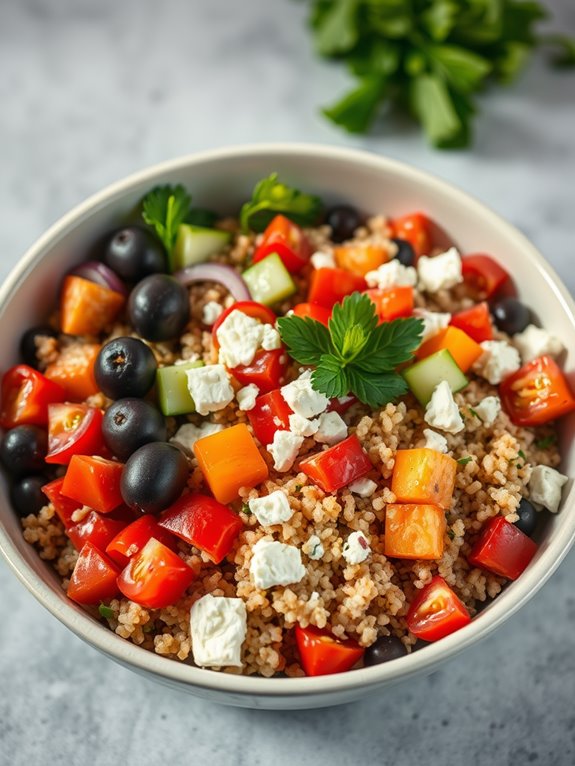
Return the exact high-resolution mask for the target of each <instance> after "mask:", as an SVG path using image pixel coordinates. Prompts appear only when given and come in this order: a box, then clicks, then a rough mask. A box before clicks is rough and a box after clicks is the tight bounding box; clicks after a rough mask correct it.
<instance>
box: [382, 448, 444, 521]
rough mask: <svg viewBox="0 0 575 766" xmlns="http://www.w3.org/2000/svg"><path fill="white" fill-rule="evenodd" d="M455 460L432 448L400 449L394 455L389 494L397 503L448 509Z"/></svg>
mask: <svg viewBox="0 0 575 766" xmlns="http://www.w3.org/2000/svg"><path fill="white" fill-rule="evenodd" d="M456 471H457V461H456V460H454V459H453V458H452V457H449V455H444V454H443V453H441V452H437V451H436V450H433V449H427V448H425V447H423V448H421V449H402V450H398V451H397V452H396V454H395V465H394V467H393V475H392V477H391V491H392V492H393V494H394V495H395V497H396V500H397V502H398V503H425V504H428V503H429V504H431V505H439V506H440V507H441V508H449V505H450V504H451V498H452V496H453V489H454V487H455V473H456Z"/></svg>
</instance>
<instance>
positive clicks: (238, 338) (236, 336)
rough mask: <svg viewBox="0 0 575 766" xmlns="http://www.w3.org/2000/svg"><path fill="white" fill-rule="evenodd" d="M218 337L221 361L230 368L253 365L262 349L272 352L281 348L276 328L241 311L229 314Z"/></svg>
mask: <svg viewBox="0 0 575 766" xmlns="http://www.w3.org/2000/svg"><path fill="white" fill-rule="evenodd" d="M216 335H217V337H218V343H219V344H220V354H219V361H220V362H221V363H222V364H225V365H226V367H229V368H233V367H238V366H239V365H245V364H251V363H252V362H253V360H254V357H255V355H256V353H257V352H258V350H259V349H260V348H263V349H265V350H266V351H271V350H272V349H275V348H280V347H281V338H280V334H279V332H278V331H277V330H276V328H275V327H273V326H272V325H271V324H268V323H267V322H260V320H259V319H256V318H255V317H250V316H248V315H247V314H244V313H243V311H239V310H238V311H232V312H231V314H228V316H227V317H226V318H225V319H224V321H223V322H222V323H221V325H220V326H219V327H218V329H217V330H216Z"/></svg>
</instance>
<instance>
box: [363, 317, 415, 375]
mask: <svg viewBox="0 0 575 766" xmlns="http://www.w3.org/2000/svg"><path fill="white" fill-rule="evenodd" d="M422 334H423V320H422V319H415V318H413V317H410V318H409V319H394V320H393V321H392V322H383V323H382V324H380V325H378V326H377V327H376V328H375V329H374V331H373V332H372V333H371V335H370V337H369V340H368V342H367V343H366V344H365V346H364V348H363V351H362V353H361V355H360V356H359V357H357V358H356V359H355V360H354V366H356V367H358V368H359V369H361V370H364V371H365V372H382V373H384V372H390V371H391V370H394V369H395V368H396V367H397V366H398V365H400V364H403V363H404V362H409V361H410V359H411V358H412V356H413V352H414V351H415V349H416V348H417V347H418V346H419V344H420V343H421V336H422Z"/></svg>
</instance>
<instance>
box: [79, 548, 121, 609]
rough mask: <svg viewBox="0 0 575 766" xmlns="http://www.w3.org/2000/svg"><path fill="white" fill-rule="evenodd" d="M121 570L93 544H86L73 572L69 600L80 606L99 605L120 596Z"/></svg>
mask: <svg viewBox="0 0 575 766" xmlns="http://www.w3.org/2000/svg"><path fill="white" fill-rule="evenodd" d="M119 573H120V570H119V569H118V567H117V566H116V565H115V564H114V562H113V561H110V559H109V558H108V557H107V556H106V555H105V554H104V553H102V551H100V550H98V548H97V547H96V546H95V545H92V543H86V545H84V547H83V548H82V550H81V551H80V555H79V556H78V561H77V562H76V566H75V567H74V571H73V572H72V576H71V578H70V584H69V585H68V596H69V598H71V599H73V600H74V601H76V602H77V603H78V604H98V603H99V602H100V601H108V600H109V599H111V598H114V596H116V595H117V594H118V586H117V584H116V578H117V577H118V575H119Z"/></svg>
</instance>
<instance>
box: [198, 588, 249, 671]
mask: <svg viewBox="0 0 575 766" xmlns="http://www.w3.org/2000/svg"><path fill="white" fill-rule="evenodd" d="M246 633H247V612H246V605H245V604H244V602H243V601H242V599H241V598H224V597H223V596H217V597H215V596H212V595H211V594H207V595H206V596H203V597H202V598H201V599H199V601H196V602H195V604H194V605H193V606H192V608H191V610H190V636H191V639H192V653H193V655H194V662H195V663H196V665H199V666H200V667H204V668H210V667H218V668H219V667H230V666H233V667H241V666H242V660H241V654H242V644H243V643H244V641H245V639H246Z"/></svg>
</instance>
